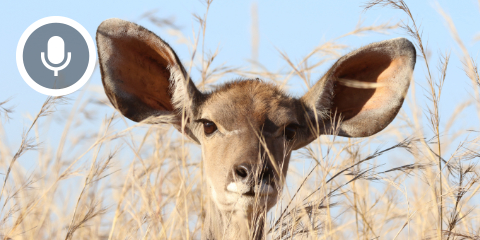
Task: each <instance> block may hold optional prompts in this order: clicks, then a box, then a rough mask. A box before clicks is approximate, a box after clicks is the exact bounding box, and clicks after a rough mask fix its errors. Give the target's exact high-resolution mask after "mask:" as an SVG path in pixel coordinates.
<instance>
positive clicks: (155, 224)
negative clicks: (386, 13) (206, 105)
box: [0, 0, 480, 239]
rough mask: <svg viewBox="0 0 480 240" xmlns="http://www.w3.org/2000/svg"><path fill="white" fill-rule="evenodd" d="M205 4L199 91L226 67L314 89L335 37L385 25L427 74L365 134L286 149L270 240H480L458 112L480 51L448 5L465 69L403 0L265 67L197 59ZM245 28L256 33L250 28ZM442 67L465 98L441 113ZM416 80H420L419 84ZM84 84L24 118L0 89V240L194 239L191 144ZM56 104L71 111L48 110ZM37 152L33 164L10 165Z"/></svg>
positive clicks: (336, 46) (475, 189)
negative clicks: (391, 13) (392, 113)
mask: <svg viewBox="0 0 480 240" xmlns="http://www.w3.org/2000/svg"><path fill="white" fill-rule="evenodd" d="M210 4H215V2H213V3H212V1H211V0H209V1H207V2H206V3H205V6H206V9H205V14H204V15H200V16H194V17H193V18H196V22H195V23H196V24H197V25H196V29H195V31H196V32H197V33H198V35H196V36H197V38H196V39H193V40H192V41H190V42H188V43H185V44H189V45H191V46H194V48H193V49H194V51H193V53H192V55H193V54H197V55H198V56H200V58H196V57H194V56H190V57H187V56H183V59H184V60H185V59H188V60H189V62H188V63H185V66H186V68H187V71H198V75H199V76H201V78H200V79H196V83H197V86H199V88H200V89H203V90H208V89H211V88H213V87H214V86H215V85H216V84H218V83H219V81H220V80H221V79H222V76H224V75H226V74H232V73H234V74H236V75H238V76H241V77H245V78H256V77H259V78H261V79H264V80H265V81H272V82H276V83H277V84H278V85H281V86H282V87H285V88H287V87H288V86H289V85H291V84H293V83H292V81H293V80H292V79H295V81H299V82H298V83H296V84H305V85H306V86H311V85H312V84H313V83H315V81H316V80H317V79H315V78H313V77H312V76H315V77H318V74H312V73H313V72H315V73H316V72H317V71H316V70H317V69H318V68H319V67H321V66H323V65H324V64H331V62H329V60H331V59H336V58H338V57H339V56H341V55H342V54H344V53H346V52H347V50H346V49H347V47H349V46H345V45H342V44H340V43H339V41H340V40H341V39H342V38H344V37H347V36H352V35H359V34H367V33H369V32H390V31H392V30H395V31H396V32H397V33H398V32H401V33H402V34H403V36H407V37H408V38H409V39H410V40H411V41H412V42H414V43H415V45H416V50H417V54H418V56H417V64H416V67H415V71H423V72H424V74H423V76H424V78H425V79H412V84H411V85H410V89H409V95H408V96H407V99H406V101H405V103H404V107H403V108H402V110H401V111H400V113H399V114H398V116H397V119H396V120H395V121H394V122H393V123H392V124H391V125H390V126H389V127H388V128H386V129H385V130H383V131H382V132H380V133H378V134H377V135H375V136H373V137H370V138H366V139H347V138H341V137H337V138H336V137H332V136H322V137H320V138H319V139H317V140H316V141H314V142H313V143H312V144H310V145H308V146H307V147H305V148H303V149H301V150H299V151H297V152H296V153H295V154H294V155H293V157H292V162H293V163H292V164H291V165H290V170H289V174H288V177H287V187H285V189H284V191H283V194H282V199H280V200H279V201H278V203H277V205H276V206H275V207H274V208H273V209H272V210H271V211H270V212H269V214H268V219H269V227H270V231H269V235H268V238H269V239H480V208H479V206H478V205H479V203H480V202H479V200H480V198H479V196H478V193H479V190H480V174H479V173H480V168H479V167H480V166H478V164H477V163H478V159H479V157H480V154H479V150H480V145H479V144H480V138H479V132H478V128H477V130H475V129H474V130H472V129H471V128H467V127H464V125H463V122H462V119H461V117H459V116H462V112H463V111H465V109H473V113H470V114H472V115H473V116H475V117H474V121H476V122H477V123H478V122H479V121H480V88H479V86H480V85H479V84H480V76H479V73H478V70H477V63H476V61H475V56H476V55H475V54H476V53H474V52H470V50H469V48H468V47H467V45H465V43H464V42H465V41H468V42H470V41H472V39H461V38H460V37H459V36H458V34H457V32H456V24H458V23H454V22H453V21H452V20H451V19H450V17H449V15H448V14H447V13H446V12H445V11H443V10H442V9H441V8H439V10H438V12H439V14H440V15H442V16H443V18H444V21H445V24H443V25H441V27H443V28H445V31H449V32H450V33H451V36H452V39H453V40H454V41H455V43H456V44H457V46H456V47H458V48H459V49H461V52H460V53H458V54H457V55H459V57H460V58H461V61H462V63H463V65H460V66H450V64H449V59H450V56H451V51H450V50H449V49H428V44H427V42H426V40H425V39H424V38H423V35H422V33H424V32H427V31H428V29H422V27H421V24H420V23H419V22H418V21H417V19H415V16H416V15H415V14H413V13H412V12H414V11H415V9H410V8H409V7H408V6H407V5H406V4H405V2H403V0H373V1H369V2H365V3H364V4H363V5H362V7H364V8H365V11H370V8H375V9H377V10H378V9H380V8H390V9H391V8H394V9H396V10H397V11H399V12H401V13H402V16H403V17H404V19H406V21H403V22H398V23H396V22H387V23H378V24H376V25H372V26H364V25H358V26H357V27H356V28H355V29H352V31H351V32H348V33H345V35H343V36H338V38H336V39H327V40H326V41H324V42H323V43H322V44H321V45H319V46H317V47H316V48H315V49H312V51H311V53H310V54H308V55H306V56H304V58H303V59H301V60H293V59H290V58H289V57H288V55H287V54H286V53H284V52H282V51H281V50H279V55H280V56H281V57H282V60H283V61H285V63H286V64H288V66H290V68H289V69H288V71H282V72H274V71H269V70H267V69H264V68H261V67H258V66H257V67H251V68H236V67H228V66H226V65H218V64H213V62H215V57H216V56H217V54H218V52H217V51H213V53H212V54H206V53H205V52H206V51H204V50H203V47H202V45H199V44H198V40H199V39H201V38H204V37H205V28H207V27H208V18H207V16H208V9H209V6H210ZM472 7H476V6H473V3H472ZM479 14H480V12H479ZM147 17H150V19H151V20H152V21H156V23H157V24H162V22H161V21H159V19H158V18H155V17H152V16H150V15H148V16H147ZM255 17H256V15H255V11H253V12H252V18H253V19H255ZM167 27H168V26H167ZM152 30H153V31H155V29H152ZM252 31H253V33H255V31H258V29H256V27H255V25H254V26H253V27H252ZM172 34H177V35H179V36H181V34H182V32H181V31H172ZM252 39H253V46H255V37H253V38H252ZM430 41H432V40H430ZM172 45H173V44H172ZM175 47H176V46H174V48H175ZM355 47H358V46H355ZM314 56H315V58H313V57H314ZM318 56H320V57H318ZM195 59H200V60H199V61H197V60H195ZM190 60H191V61H190ZM202 60H203V61H202ZM253 65H255V63H252V66H253ZM213 66H215V67H213ZM450 68H461V69H462V70H463V72H464V74H463V75H461V76H455V77H453V78H456V79H457V81H466V82H468V83H469V84H470V86H471V89H469V90H470V91H471V92H473V95H472V97H471V99H470V100H468V101H465V102H463V103H461V104H459V105H458V106H457V107H456V110H455V112H451V113H443V112H440V110H439V109H440V104H441V101H440V100H441V99H442V98H445V97H446V96H444V95H443V94H442V87H443V84H444V81H445V79H449V77H450V76H448V69H450ZM293 76H295V78H293ZM417 76H418V75H417ZM458 79H460V80H458ZM416 81H423V82H426V83H427V84H426V85H422V86H423V88H419V87H418V85H417V84H415V82H416ZM88 89H90V90H84V91H82V92H81V93H80V95H79V97H78V98H76V99H69V98H68V96H67V97H49V98H47V99H46V100H45V103H44V104H43V106H42V108H41V109H39V110H38V114H37V115H35V116H25V119H9V113H10V112H12V111H15V98H11V99H9V98H8V96H7V97H4V96H0V97H1V98H4V99H1V98H0V116H1V120H0V164H1V170H0V173H1V174H2V175H1V179H2V182H1V184H2V190H1V193H0V203H1V210H0V211H1V212H0V217H1V224H0V227H1V228H0V233H1V234H2V237H4V239H9V238H11V239H199V238H200V236H201V231H202V227H203V225H202V218H203V217H204V208H203V207H204V203H205V201H206V200H205V198H206V197H207V196H206V194H204V193H205V192H206V190H205V182H204V178H205V176H204V173H203V166H202V159H201V154H200V148H199V147H198V146H196V145H195V144H193V143H192V142H190V141H189V140H188V139H187V138H185V137H183V136H181V134H179V133H178V132H176V130H175V129H173V128H171V127H170V126H166V125H148V124H142V123H139V124H135V125H131V124H130V125H129V124H128V123H127V120H126V119H125V118H124V117H122V116H121V115H120V114H119V113H118V112H115V111H114V110H113V108H112V107H111V105H110V103H109V102H108V100H107V98H106V96H105V94H104V93H103V91H102V90H101V89H102V88H101V86H96V88H95V89H97V90H98V89H100V91H93V90H91V89H93V88H88ZM2 101H3V102H2ZM65 105H67V106H69V107H68V108H67V109H68V111H66V112H65V111H57V109H59V108H61V107H62V106H65ZM64 109H65V108H64ZM98 109H101V111H99V110H98ZM104 110H105V111H104ZM92 119H96V120H97V122H98V121H99V119H102V124H101V125H93V124H91V122H92V121H93V120H92ZM425 119H427V121H425ZM10 121H23V122H25V123H26V127H25V130H24V132H22V133H17V134H18V135H20V134H21V135H22V138H21V139H22V140H21V142H17V143H13V142H11V141H10V142H9V141H7V139H6V136H7V133H9V134H12V133H11V132H9V122H10ZM52 124H55V125H60V126H62V128H63V131H62V132H58V133H56V134H55V135H56V136H58V137H59V138H60V141H59V143H58V144H54V145H52V144H51V142H50V141H49V140H48V139H47V138H45V137H44V136H45V135H46V133H47V132H48V131H49V128H50V126H51V125H52ZM477 125H478V124H477ZM86 126H87V127H86ZM86 129H87V130H86ZM382 143H384V144H382ZM32 156H33V157H34V158H33V159H28V161H29V162H30V163H31V164H33V165H34V166H35V167H34V168H28V169H27V168H25V167H24V166H22V164H19V160H20V159H24V158H25V157H28V158H31V157H32ZM22 161H23V160H22ZM387 162H395V163H396V165H395V166H394V167H391V168H390V167H389V166H390V165H391V164H387V165H385V163H387Z"/></svg>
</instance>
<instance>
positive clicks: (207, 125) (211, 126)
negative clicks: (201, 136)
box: [203, 121, 217, 135]
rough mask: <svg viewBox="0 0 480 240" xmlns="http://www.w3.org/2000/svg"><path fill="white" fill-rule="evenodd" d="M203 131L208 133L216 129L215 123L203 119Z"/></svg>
mask: <svg viewBox="0 0 480 240" xmlns="http://www.w3.org/2000/svg"><path fill="white" fill-rule="evenodd" d="M203 131H204V132H205V134H207V135H209V134H212V133H214V132H215V131H217V125H215V123H213V122H211V121H204V122H203Z"/></svg>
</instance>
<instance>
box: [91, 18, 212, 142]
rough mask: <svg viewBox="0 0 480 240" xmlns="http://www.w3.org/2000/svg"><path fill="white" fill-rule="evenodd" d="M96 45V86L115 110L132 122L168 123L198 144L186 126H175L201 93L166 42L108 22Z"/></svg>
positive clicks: (134, 27)
mask: <svg viewBox="0 0 480 240" xmlns="http://www.w3.org/2000/svg"><path fill="white" fill-rule="evenodd" d="M97 46H98V57H99V61H100V71H101V74H102V83H103V86H104V88H105V93H106V94H107V96H108V99H109V100H110V102H111V103H112V104H113V106H114V107H115V108H117V109H118V110H119V111H120V112H121V113H122V114H123V115H124V116H125V117H127V118H129V119H130V120H132V121H136V122H139V121H142V120H145V119H147V118H149V117H152V116H162V117H163V119H170V122H173V124H174V126H175V127H176V128H177V129H179V130H181V131H182V132H184V133H186V134H187V135H188V136H190V137H191V138H192V139H193V140H195V141H197V142H198V140H197V139H196V138H195V136H193V134H192V132H191V131H190V129H188V125H187V126H186V128H182V127H181V125H182V124H181V119H182V117H181V113H182V112H183V110H185V111H184V112H185V113H186V117H187V119H188V118H189V117H191V116H192V114H194V112H195V109H196V107H197V106H198V103H199V101H200V99H201V98H202V93H201V92H200V91H198V89H197V88H196V87H195V84H194V83H193V82H192V80H191V79H190V78H189V77H187V74H186V72H185V69H184V68H183V66H182V64H181V62H180V60H179V59H178V57H177V55H176V54H175V52H174V51H173V50H172V49H171V48H170V46H169V45H168V44H167V43H165V42H164V41H163V40H162V39H160V38H159V37H158V36H157V35H155V34H154V33H152V32H150V31H149V30H147V29H145V28H143V27H141V26H139V25H137V24H135V23H131V22H127V21H123V20H120V19H108V20H105V21H104V22H102V23H101V24H100V26H99V27H98V29H97ZM150 119H151V118H150Z"/></svg>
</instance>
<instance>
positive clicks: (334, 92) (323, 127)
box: [296, 38, 416, 148]
mask: <svg viewBox="0 0 480 240" xmlns="http://www.w3.org/2000/svg"><path fill="white" fill-rule="evenodd" d="M415 60H416V52H415V47H414V46H413V44H412V43H411V42H410V41H409V40H407V39H405V38H395V39H391V40H387V41H382V42H377V43H373V44H370V45H368V46H365V47H362V48H360V49H358V50H355V51H353V52H351V53H349V54H347V55H345V56H343V57H341V58H340V59H339V60H338V61H337V62H336V63H335V64H334V65H333V66H332V67H331V68H330V70H329V71H328V72H327V73H326V74H325V76H324V77H323V78H322V79H320V80H319V81H318V82H317V83H316V84H315V85H314V86H313V87H312V88H311V89H310V90H309V91H308V92H307V93H306V94H305V95H304V96H303V97H302V98H301V99H300V100H301V101H302V104H304V106H305V107H306V109H307V113H308V114H307V116H308V118H309V120H311V121H312V122H313V123H315V119H318V121H319V130H320V131H319V132H317V134H313V133H311V135H310V136H308V138H306V139H299V140H300V141H299V146H297V147H296V148H299V147H302V146H301V145H303V146H304V145H306V144H308V143H309V142H310V141H312V140H314V139H315V138H316V137H318V135H319V134H338V135H339V136H344V137H367V136H371V135H373V134H375V133H377V132H379V131H381V130H382V129H384V128H385V127H386V126H387V125H388V124H389V123H390V122H392V120H393V119H394V118H395V116H396V115H397V113H398V111H399V110H400V108H401V106H402V103H403V100H404V98H405V96H406V94H407V91H408V87H409V85H410V80H411V78H412V74H413V69H414V66H415ZM315 113H316V114H317V115H316V116H315V115H314V114H315ZM333 129H335V130H336V131H333ZM302 140H303V141H302Z"/></svg>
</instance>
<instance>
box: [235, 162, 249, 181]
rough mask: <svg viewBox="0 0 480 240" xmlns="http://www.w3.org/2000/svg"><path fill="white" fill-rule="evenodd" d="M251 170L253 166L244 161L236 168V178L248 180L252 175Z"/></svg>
mask: <svg viewBox="0 0 480 240" xmlns="http://www.w3.org/2000/svg"><path fill="white" fill-rule="evenodd" d="M250 170H251V168H250V167H249V166H248V165H247V164H244V163H242V164H239V165H237V166H235V168H234V173H235V178H236V179H238V180H240V181H246V180H247V179H248V176H249V175H250Z"/></svg>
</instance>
